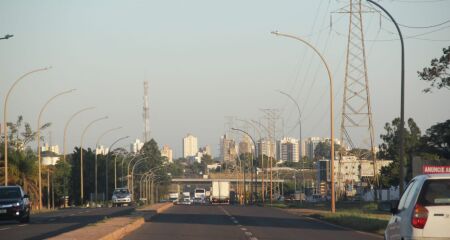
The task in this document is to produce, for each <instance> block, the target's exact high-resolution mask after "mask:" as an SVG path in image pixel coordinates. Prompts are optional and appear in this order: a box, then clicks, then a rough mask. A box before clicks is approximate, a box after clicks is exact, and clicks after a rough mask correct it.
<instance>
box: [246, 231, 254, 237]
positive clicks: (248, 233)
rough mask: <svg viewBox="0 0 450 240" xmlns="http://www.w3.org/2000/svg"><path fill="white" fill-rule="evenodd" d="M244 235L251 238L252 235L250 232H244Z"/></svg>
mask: <svg viewBox="0 0 450 240" xmlns="http://www.w3.org/2000/svg"><path fill="white" fill-rule="evenodd" d="M244 234H245V235H246V236H247V237H251V236H253V234H252V233H251V232H245V233H244Z"/></svg>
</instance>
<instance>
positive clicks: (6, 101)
mask: <svg viewBox="0 0 450 240" xmlns="http://www.w3.org/2000/svg"><path fill="white" fill-rule="evenodd" d="M5 37H6V36H5ZM8 38H9V37H8ZM6 39H7V38H6ZM50 68H51V67H46V68H39V69H35V70H33V71H30V72H27V73H25V74H23V75H22V76H20V77H19V78H18V79H17V80H16V81H14V83H13V85H11V87H10V88H9V90H8V93H7V94H6V97H5V101H4V103H3V132H4V136H5V140H4V147H5V168H4V169H5V186H8V126H7V125H8V124H7V123H6V118H7V116H8V98H9V95H10V94H11V91H12V90H13V89H14V87H15V86H16V85H17V84H18V83H19V82H20V81H21V80H22V79H24V78H25V77H27V76H29V75H31V74H33V73H36V72H41V71H46V70H49V69H50Z"/></svg>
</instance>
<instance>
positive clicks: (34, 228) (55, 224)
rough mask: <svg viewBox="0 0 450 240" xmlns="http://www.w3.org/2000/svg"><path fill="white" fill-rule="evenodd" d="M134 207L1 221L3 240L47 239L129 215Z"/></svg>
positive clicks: (67, 210) (64, 210)
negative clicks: (24, 220)
mask: <svg viewBox="0 0 450 240" xmlns="http://www.w3.org/2000/svg"><path fill="white" fill-rule="evenodd" d="M131 211H133V207H122V208H71V209H62V210H58V211H54V212H48V213H42V214H36V215H32V216H31V221H30V223H27V224H22V223H18V222H17V221H0V236H1V237H0V238H1V239H11V240H13V239H14V240H17V239H45V238H49V237H52V236H56V235H59V234H61V233H65V232H68V231H71V230H74V229H77V228H80V227H83V226H86V225H88V224H91V223H95V222H98V221H100V220H103V219H105V218H106V217H115V216H121V215H125V214H129V213H130V212H131Z"/></svg>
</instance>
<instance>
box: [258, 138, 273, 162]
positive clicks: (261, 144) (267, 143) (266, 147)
mask: <svg viewBox="0 0 450 240" xmlns="http://www.w3.org/2000/svg"><path fill="white" fill-rule="evenodd" d="M257 144H258V149H257V150H258V151H257V153H258V154H257V155H258V156H259V155H260V154H261V153H262V154H263V155H264V156H268V157H272V158H276V157H277V149H276V143H275V142H273V141H272V140H270V139H261V140H259V141H258V143H257Z"/></svg>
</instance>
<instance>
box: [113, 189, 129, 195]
mask: <svg viewBox="0 0 450 240" xmlns="http://www.w3.org/2000/svg"><path fill="white" fill-rule="evenodd" d="M114 194H128V189H116V190H114Z"/></svg>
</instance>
